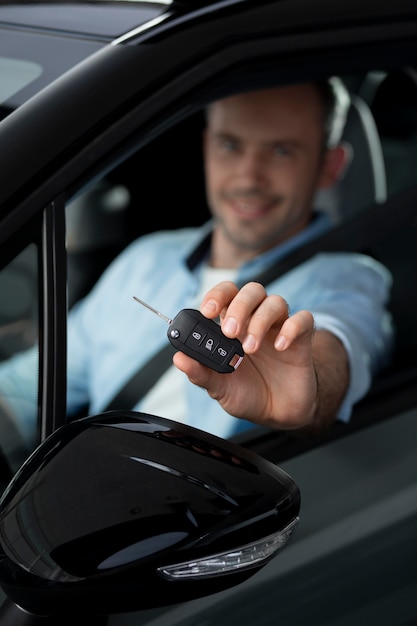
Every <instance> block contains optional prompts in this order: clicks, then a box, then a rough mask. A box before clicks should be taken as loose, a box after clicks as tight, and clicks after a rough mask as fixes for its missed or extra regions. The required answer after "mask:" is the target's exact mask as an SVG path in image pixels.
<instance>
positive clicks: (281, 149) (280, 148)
mask: <svg viewBox="0 0 417 626" xmlns="http://www.w3.org/2000/svg"><path fill="white" fill-rule="evenodd" d="M274 153H275V154H276V155H277V156H289V155H290V154H291V150H290V148H289V147H288V146H284V145H276V146H274Z"/></svg>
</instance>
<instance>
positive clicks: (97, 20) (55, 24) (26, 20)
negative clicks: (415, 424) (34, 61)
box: [0, 0, 171, 42]
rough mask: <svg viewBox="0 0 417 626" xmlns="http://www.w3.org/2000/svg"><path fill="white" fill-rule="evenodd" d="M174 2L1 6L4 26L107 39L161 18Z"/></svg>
mask: <svg viewBox="0 0 417 626" xmlns="http://www.w3.org/2000/svg"><path fill="white" fill-rule="evenodd" d="M170 4H171V3H170V0H152V2H147V1H146V0H136V1H134V2H69V3H67V2H66V3H59V2H53V3H52V2H42V3H36V2H35V3H31V4H6V5H0V25H1V26H2V27H7V26H8V27H9V28H10V29H13V30H16V29H25V30H26V31H28V30H30V31H33V32H38V33H42V32H43V33H49V34H53V33H55V34H60V35H61V36H62V35H65V36H67V37H76V38H79V37H83V38H85V37H86V38H89V39H96V40H102V41H104V42H107V41H112V40H113V39H115V38H117V37H119V36H120V35H122V34H125V33H127V32H128V31H130V30H131V29H133V28H137V27H139V26H142V25H144V24H146V23H147V22H151V21H152V20H154V19H156V18H158V17H159V16H160V15H161V14H163V13H164V12H166V11H167V7H169V6H170Z"/></svg>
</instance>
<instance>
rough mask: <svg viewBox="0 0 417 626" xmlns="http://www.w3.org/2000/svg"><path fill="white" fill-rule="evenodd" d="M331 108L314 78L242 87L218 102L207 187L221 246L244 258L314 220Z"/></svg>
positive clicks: (208, 145)
mask: <svg viewBox="0 0 417 626" xmlns="http://www.w3.org/2000/svg"><path fill="white" fill-rule="evenodd" d="M323 115H324V114H323V109H322V104H321V101H320V98H319V95H318V93H317V92H316V88H315V87H314V86H313V85H310V84H303V85H295V86H289V87H283V88H277V89H270V90H267V91H260V92H251V93H247V94H241V95H237V96H232V97H229V98H226V99H224V100H220V101H217V102H215V103H213V104H212V105H211V106H210V109H209V112H208V127H207V130H206V133H205V138H204V154H205V164H206V188H207V198H208V202H209V206H210V209H211V212H212V214H213V216H214V217H215V218H216V223H217V226H216V230H215V238H217V244H218V246H219V247H221V246H223V247H224V246H226V249H227V250H228V251H229V253H230V254H232V252H233V253H234V254H235V255H237V256H238V257H240V261H241V260H245V259H248V258H251V257H253V256H255V255H256V254H259V253H260V252H263V251H265V250H267V249H269V248H270V247H272V246H274V245H275V244H277V243H279V242H281V241H283V240H285V239H287V238H288V237H290V236H291V235H294V234H295V233H297V232H298V231H300V230H302V229H303V228H304V227H305V226H306V224H307V223H308V222H309V220H310V217H311V204H312V200H313V197H314V195H315V191H316V189H317V187H318V186H319V185H320V184H321V182H322V172H323V164H324V161H325V159H324V155H323V141H324V136H323V132H324V131H323V128H324V119H323ZM233 248H234V251H233Z"/></svg>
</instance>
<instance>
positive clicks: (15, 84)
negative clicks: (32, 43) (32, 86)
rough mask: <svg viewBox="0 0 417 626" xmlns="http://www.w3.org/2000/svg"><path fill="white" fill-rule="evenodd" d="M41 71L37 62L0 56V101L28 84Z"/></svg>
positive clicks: (3, 100)
mask: <svg viewBox="0 0 417 626" xmlns="http://www.w3.org/2000/svg"><path fill="white" fill-rule="evenodd" d="M42 71H43V70H42V67H41V66H40V65H39V64H38V63H33V62H32V61H25V60H22V59H7V58H6V57H0V103H2V102H5V101H6V100H8V99H9V98H11V97H12V96H13V95H14V94H15V93H17V92H18V91H20V89H23V87H26V85H29V83H31V82H32V81H34V80H35V79H36V78H38V76H40V75H41V74H42Z"/></svg>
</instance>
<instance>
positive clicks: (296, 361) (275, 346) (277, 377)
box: [174, 282, 349, 432]
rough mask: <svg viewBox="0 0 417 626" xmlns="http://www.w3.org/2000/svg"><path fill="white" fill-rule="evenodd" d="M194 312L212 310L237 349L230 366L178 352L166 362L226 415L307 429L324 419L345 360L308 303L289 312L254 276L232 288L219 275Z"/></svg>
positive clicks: (329, 418)
mask: <svg viewBox="0 0 417 626" xmlns="http://www.w3.org/2000/svg"><path fill="white" fill-rule="evenodd" d="M200 310H201V312H202V313H203V315H205V316H206V317H208V318H216V317H218V316H220V322H221V328H222V331H223V333H224V334H225V335H226V336H227V337H231V338H233V337H238V338H239V339H240V341H241V342H242V345H243V349H244V351H245V357H244V359H243V361H242V363H241V364H240V365H239V367H238V368H237V370H236V371H235V372H233V373H232V374H218V373H216V372H214V371H213V370H211V369H209V368H207V367H205V366H204V365H201V364H200V363H198V362H197V361H195V360H194V359H191V358H190V357H188V356H186V355H185V354H184V353H182V352H177V353H176V354H175V356H174V364H175V365H176V366H177V367H178V369H180V370H181V371H183V372H184V373H185V374H186V375H187V376H188V378H189V380H190V381H191V382H192V383H194V384H195V385H198V386H199V387H203V388H205V389H206V390H207V392H208V393H209V395H210V396H211V397H212V398H214V399H215V400H217V401H218V402H219V403H220V404H221V406H222V407H223V409H224V410H225V411H227V412H228V413H230V414H231V415H233V416H235V417H239V418H244V419H246V420H249V421H251V422H254V423H256V424H261V425H263V426H267V427H270V428H282V429H301V431H300V432H304V431H305V432H310V431H312V432H314V431H318V430H320V429H322V428H323V427H324V426H327V425H329V424H331V423H332V422H333V420H334V418H335V415H336V412H337V409H338V407H339V405H340V403H341V401H342V399H343V396H344V394H345V392H346V389H347V386H348V380H349V371H348V361H347V355H346V352H345V349H344V347H343V345H342V344H341V342H340V341H339V340H338V339H337V338H336V337H335V336H333V335H332V334H331V333H329V332H327V331H317V332H316V331H315V329H314V319H313V316H312V314H311V313H310V312H309V311H298V312H297V313H295V314H294V315H290V312H289V308H288V304H287V302H286V301H285V300H284V299H283V298H281V297H280V296H278V295H269V296H268V295H267V293H266V291H265V289H264V287H263V286H262V285H261V284H260V283H255V282H251V283H247V284H246V285H244V286H243V287H242V288H241V289H240V290H239V289H238V288H237V287H236V285H234V283H232V282H222V283H219V284H218V285H216V286H215V287H213V288H212V289H210V291H208V292H207V294H206V296H205V297H204V299H203V301H202V303H201V307H200Z"/></svg>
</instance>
